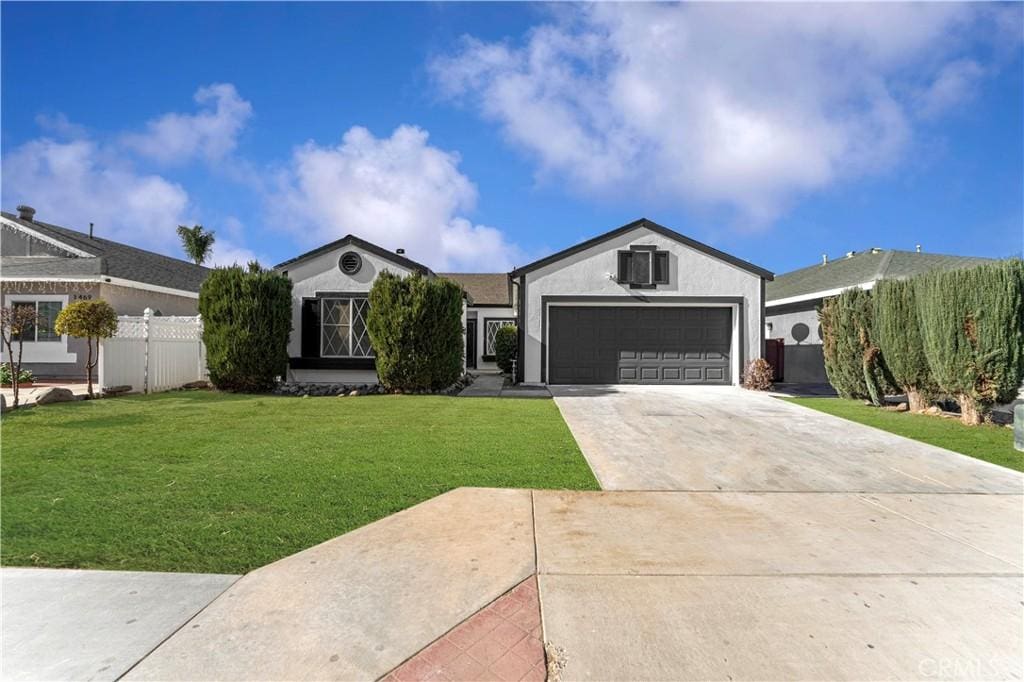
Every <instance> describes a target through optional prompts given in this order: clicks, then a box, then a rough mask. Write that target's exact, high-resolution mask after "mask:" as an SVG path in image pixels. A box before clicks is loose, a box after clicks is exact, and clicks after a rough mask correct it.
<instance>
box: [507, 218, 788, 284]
mask: <svg viewBox="0 0 1024 682" xmlns="http://www.w3.org/2000/svg"><path fill="white" fill-rule="evenodd" d="M640 227H646V228H647V229H649V230H651V231H653V232H657V233H659V234H661V235H663V236H665V237H668V238H669V239H673V240H675V241H677V242H680V243H681V244H685V245H686V246H688V247H690V248H692V249H695V250H697V251H700V252H701V253H704V254H705V255H708V256H711V257H712V258H716V259H718V260H720V261H723V262H725V263H728V264H730V265H733V266H735V267H738V268H740V269H742V270H746V271H747V272H750V273H752V274H755V275H757V276H759V277H761V278H763V279H766V280H769V281H771V280H773V279H775V274H774V273H772V272H771V271H770V270H765V269H764V268H762V267H759V266H757V265H754V264H753V263H749V262H747V261H745V260H743V259H741V258H736V257H735V256H731V255H729V254H727V253H725V252H724V251H719V250H718V249H716V248H714V247H713V246H709V245H708V244H705V243H703V242H699V241H697V240H696V239H692V238H690V237H687V236H686V235H684V234H680V233H679V232H676V231H675V230H672V229H669V228H667V227H665V226H664V225H659V224H658V223H656V222H654V221H651V220H648V219H647V218H640V219H639V220H634V221H633V222H631V223H627V224H625V225H623V226H622V227H617V228H615V229H614V230H611V231H609V232H605V233H604V234H599V235H597V236H596V237H593V238H592V239H588V240H586V241H583V242H580V243H579V244H576V245H574V246H570V247H569V248H567V249H562V250H561V251H558V252H556V253H553V254H551V255H550V256H547V257H545V258H541V259H540V260H536V261H534V262H532V263H529V264H527V265H524V266H522V267H518V268H516V269H515V270H513V271H512V272H510V273H509V276H510V277H521V276H523V275H525V274H527V273H530V272H533V271H534V270H537V269H539V268H542V267H544V266H546V265H551V264H552V263H557V262H558V261H560V260H563V259H565V258H568V257H569V256H572V255H575V254H577V253H580V252H581V251H586V250H587V249H589V248H591V247H594V246H597V245H598V244H601V243H603V242H606V241H608V240H609V239H614V238H615V237H618V236H619V235H622V234H626V233H627V232H631V231H633V230H635V229H637V228H640Z"/></svg>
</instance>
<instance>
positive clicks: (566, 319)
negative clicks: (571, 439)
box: [548, 306, 732, 384]
mask: <svg viewBox="0 0 1024 682" xmlns="http://www.w3.org/2000/svg"><path fill="white" fill-rule="evenodd" d="M731 348H732V310H731V309H730V308H680V307H673V308H652V307H607V308H599V307H567V306H552V307H550V308H549V309H548V362H549V364H550V366H549V367H548V383H552V384H728V383H730V381H731V376H730V369H729V367H730V364H731V363H730V361H729V359H730V358H729V356H730V352H731Z"/></svg>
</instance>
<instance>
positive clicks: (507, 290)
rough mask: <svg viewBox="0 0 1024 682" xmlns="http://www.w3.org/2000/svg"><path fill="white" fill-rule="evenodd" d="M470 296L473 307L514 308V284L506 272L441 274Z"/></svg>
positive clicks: (439, 275) (440, 273) (439, 274)
mask: <svg viewBox="0 0 1024 682" xmlns="http://www.w3.org/2000/svg"><path fill="white" fill-rule="evenodd" d="M437 276H438V277H444V278H446V279H450V280H452V281H453V282H455V283H456V284H458V285H459V286H461V287H462V288H463V290H465V292H466V293H467V294H469V298H470V300H472V301H473V303H472V305H482V306H507V307H509V308H511V307H512V282H511V280H510V279H509V276H508V273H505V272H439V273H438V274H437Z"/></svg>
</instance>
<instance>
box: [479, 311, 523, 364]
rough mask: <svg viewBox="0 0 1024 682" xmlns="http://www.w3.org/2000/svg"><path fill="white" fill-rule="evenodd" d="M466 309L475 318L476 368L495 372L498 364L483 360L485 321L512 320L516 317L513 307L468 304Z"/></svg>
mask: <svg viewBox="0 0 1024 682" xmlns="http://www.w3.org/2000/svg"><path fill="white" fill-rule="evenodd" d="M468 311H469V313H470V315H471V316H473V317H475V318H476V321H477V322H476V369H477V371H479V372H497V371H498V365H497V364H496V363H495V362H493V361H490V362H488V361H486V360H484V341H485V340H486V336H485V334H486V328H487V324H486V321H487V320H488V319H492V320H493V319H503V320H509V319H511V320H514V319H515V317H516V312H515V309H513V308H491V307H485V308H478V307H475V306H470V307H469V308H468Z"/></svg>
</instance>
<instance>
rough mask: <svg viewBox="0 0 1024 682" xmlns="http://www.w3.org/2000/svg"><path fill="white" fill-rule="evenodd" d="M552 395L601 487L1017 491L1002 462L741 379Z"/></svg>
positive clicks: (576, 389)
mask: <svg viewBox="0 0 1024 682" xmlns="http://www.w3.org/2000/svg"><path fill="white" fill-rule="evenodd" d="M551 393H552V395H554V396H555V402H556V403H557V404H558V408H559V409H560V410H561V412H562V415H563V416H564V417H565V421H566V423H568V425H569V428H570V429H571V430H572V433H573V435H574V436H575V437H576V441H577V442H578V443H579V445H580V449H581V450H582V451H583V454H584V456H585V457H586V458H587V461H588V462H589V463H590V466H591V468H592V469H593V470H594V473H595V474H596V475H597V478H598V481H600V483H601V487H602V488H604V489H605V490H693V491H720V490H721V491H795V492H872V493H883V492H934V493H951V492H971V493H976V492H987V493H1020V492H1022V489H1021V488H1022V484H1021V477H1020V475H1019V474H1017V473H1015V472H1013V471H1010V470H1008V469H1004V468H1003V467H999V466H996V465H993V464H988V463H986V462H982V461H979V460H976V459H972V458H970V457H966V456H964V455H960V454H956V453H952V452H950V451H948V450H943V449H941V448H936V447H933V446H930V445H925V444H924V443H919V442H917V441H913V440H909V439H907V438H903V437H901V436H897V435H894V434H890V433H886V432H884V431H879V430H878V429H874V428H871V427H868V426H863V425H861V424H856V423H854V422H851V421H847V420H845V419H841V418H839V417H833V416H831V415H827V414H823V413H821V412H815V411H814V410H810V409H807V408H804V407H800V406H798V405H793V404H791V403H787V402H785V401H783V400H780V399H778V398H773V397H771V396H768V395H764V394H759V393H754V392H751V391H745V390H743V389H739V388H732V387H717V386H715V387H711V386H708V387H704V386H608V387H591V386H586V387H584V386H556V387H552V389H551Z"/></svg>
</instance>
